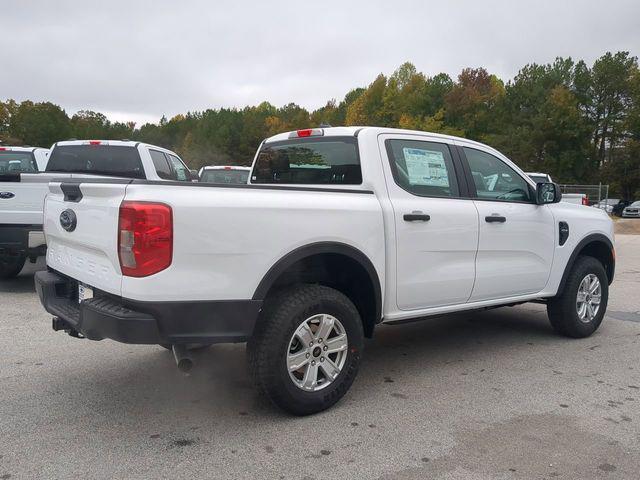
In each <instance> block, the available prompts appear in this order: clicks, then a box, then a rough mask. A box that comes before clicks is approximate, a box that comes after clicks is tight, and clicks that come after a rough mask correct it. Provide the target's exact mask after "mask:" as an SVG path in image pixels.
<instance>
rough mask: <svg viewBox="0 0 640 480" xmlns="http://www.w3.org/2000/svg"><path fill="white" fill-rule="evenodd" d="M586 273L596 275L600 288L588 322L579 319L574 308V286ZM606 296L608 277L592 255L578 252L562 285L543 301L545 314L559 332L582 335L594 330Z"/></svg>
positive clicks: (604, 305)
mask: <svg viewBox="0 0 640 480" xmlns="http://www.w3.org/2000/svg"><path fill="white" fill-rule="evenodd" d="M589 274H593V275H595V276H597V277H598V280H599V281H600V288H601V299H600V308H599V309H598V313H597V314H596V316H595V317H594V318H593V319H592V320H591V321H589V322H584V321H581V320H580V318H579V317H578V312H577V310H576V300H577V295H578V288H579V287H580V283H581V282H582V280H583V279H584V278H585V277H586V276H587V275H589ZM608 300H609V281H608V279H607V274H606V273H605V270H604V266H603V265H602V263H600V261H598V260H597V259H595V258H593V257H588V256H582V255H581V256H579V257H578V258H577V259H576V261H575V262H574V264H573V266H572V268H571V271H570V272H569V275H568V277H567V281H566V282H565V285H564V289H563V291H562V292H560V293H559V294H558V295H557V296H555V297H553V298H551V299H549V301H548V302H547V315H548V316H549V321H550V322H551V326H552V327H553V328H554V329H555V330H556V332H558V333H560V334H561V335H565V336H567V337H572V338H585V337H588V336H590V335H591V334H592V333H593V332H595V331H596V330H597V329H598V327H599V326H600V324H601V323H602V319H603V318H604V315H605V312H606V310H607V301H608Z"/></svg>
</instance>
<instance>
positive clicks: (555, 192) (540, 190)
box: [536, 182, 562, 205]
mask: <svg viewBox="0 0 640 480" xmlns="http://www.w3.org/2000/svg"><path fill="white" fill-rule="evenodd" d="M536 200H537V203H538V205H545V204H547V203H558V202H559V201H560V200H562V192H561V191H560V186H559V185H558V184H557V183H552V182H546V183H538V185H537V186H536Z"/></svg>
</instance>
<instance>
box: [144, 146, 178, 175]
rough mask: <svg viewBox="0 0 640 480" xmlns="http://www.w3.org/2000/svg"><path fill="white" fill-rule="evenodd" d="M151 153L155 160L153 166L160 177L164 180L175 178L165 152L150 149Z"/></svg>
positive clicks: (152, 158)
mask: <svg viewBox="0 0 640 480" xmlns="http://www.w3.org/2000/svg"><path fill="white" fill-rule="evenodd" d="M149 154H150V155H151V160H152V161H153V166H154V168H155V169H156V173H157V174H158V177H160V178H162V179H163V180H174V179H175V177H174V175H173V172H172V171H171V167H170V166H169V162H168V161H167V157H166V156H165V154H164V153H162V152H160V151H158V150H149Z"/></svg>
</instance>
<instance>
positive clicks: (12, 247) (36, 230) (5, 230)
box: [0, 223, 46, 256]
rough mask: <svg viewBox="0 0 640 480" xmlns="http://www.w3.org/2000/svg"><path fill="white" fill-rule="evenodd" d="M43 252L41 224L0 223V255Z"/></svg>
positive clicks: (35, 254) (40, 253)
mask: <svg viewBox="0 0 640 480" xmlns="http://www.w3.org/2000/svg"><path fill="white" fill-rule="evenodd" d="M45 252H46V244H45V239H44V233H43V231H42V225H14V224H10V223H8V224H2V225H0V255H28V256H40V255H44V254H45Z"/></svg>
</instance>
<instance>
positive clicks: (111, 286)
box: [44, 180, 128, 295]
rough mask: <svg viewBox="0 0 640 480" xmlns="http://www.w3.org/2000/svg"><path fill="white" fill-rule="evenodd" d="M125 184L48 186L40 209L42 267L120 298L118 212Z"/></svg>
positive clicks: (60, 184)
mask: <svg viewBox="0 0 640 480" xmlns="http://www.w3.org/2000/svg"><path fill="white" fill-rule="evenodd" d="M127 184H128V181H126V180H123V181H111V182H109V181H106V182H105V181H102V182H101V183H92V182H91V181H86V182H85V181H83V182H82V183H80V182H78V181H75V182H74V181H70V182H68V183H67V182H65V183H56V182H52V183H51V184H50V194H49V195H48V196H47V199H46V201H45V207H44V231H45V235H46V238H47V245H48V249H47V265H48V266H49V267H50V268H53V269H54V270H57V271H59V272H61V273H63V274H65V275H68V276H70V277H72V278H74V279H76V280H78V281H79V282H81V283H83V284H85V285H87V286H89V287H94V288H97V289H100V290H104V291H106V292H109V293H112V294H115V295H120V292H121V282H122V273H121V270H120V262H119V260H118V238H117V232H118V211H119V208H120V203H121V202H122V199H123V198H124V195H125V190H126V188H127Z"/></svg>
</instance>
